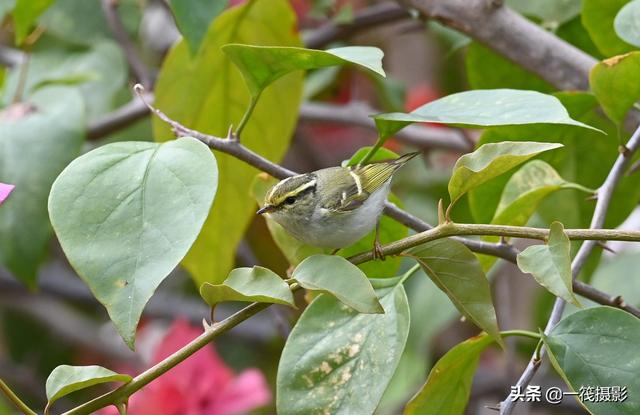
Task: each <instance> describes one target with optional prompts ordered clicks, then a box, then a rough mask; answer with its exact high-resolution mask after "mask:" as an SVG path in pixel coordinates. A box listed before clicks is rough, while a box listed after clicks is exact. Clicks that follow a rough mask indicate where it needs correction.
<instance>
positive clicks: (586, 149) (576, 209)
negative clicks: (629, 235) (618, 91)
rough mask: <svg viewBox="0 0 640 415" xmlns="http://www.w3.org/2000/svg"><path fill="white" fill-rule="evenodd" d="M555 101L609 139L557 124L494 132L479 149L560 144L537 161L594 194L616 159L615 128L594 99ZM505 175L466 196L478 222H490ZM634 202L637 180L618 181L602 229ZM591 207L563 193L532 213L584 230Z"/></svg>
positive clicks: (639, 197) (570, 96)
mask: <svg viewBox="0 0 640 415" xmlns="http://www.w3.org/2000/svg"><path fill="white" fill-rule="evenodd" d="M558 98H559V99H560V100H561V101H562V102H563V104H564V105H565V106H566V107H567V108H568V109H569V111H570V112H571V115H572V117H573V118H575V119H578V120H580V121H584V122H586V123H589V124H591V125H595V126H597V127H598V128H600V129H602V130H604V131H606V132H607V134H608V135H606V136H605V135H602V134H599V133H596V132H594V131H588V130H584V129H579V128H575V127H572V126H560V125H558V126H550V125H533V126H527V127H525V126H519V127H518V126H513V127H499V128H492V129H489V130H487V131H485V133H484V134H482V136H481V137H480V140H479V142H478V145H484V144H486V143H496V142H503V141H529V140H541V139H543V140H544V141H547V142H554V143H562V144H563V145H564V146H565V147H564V148H563V149H562V151H551V152H547V153H544V154H541V155H540V156H539V158H540V159H541V160H544V161H546V162H547V163H549V165H551V166H552V167H553V168H554V169H556V171H557V172H558V173H559V174H560V175H561V176H562V177H563V178H564V179H565V180H567V181H571V182H574V183H577V184H579V185H582V186H584V187H586V188H591V189H597V188H598V187H600V186H601V185H602V183H603V181H604V179H605V178H606V177H607V174H608V173H609V170H610V169H611V166H612V165H613V163H614V162H615V160H616V158H617V157H618V154H619V151H618V145H619V141H618V137H617V135H618V131H617V128H616V126H615V125H614V124H613V123H612V122H611V121H609V120H608V119H607V118H606V117H604V116H603V115H602V114H601V110H600V108H599V106H598V102H597V101H596V99H595V97H594V96H593V95H591V94H589V93H585V92H569V93H560V94H558ZM510 174H511V172H508V173H506V174H505V175H503V176H500V177H499V178H496V179H494V180H490V181H488V182H486V183H484V184H482V185H480V186H479V187H477V188H476V189H474V190H472V191H471V193H470V198H469V200H470V205H471V211H472V212H473V215H474V218H475V219H476V220H477V221H482V222H485V223H488V222H489V221H490V220H491V219H492V218H493V217H494V213H495V211H496V207H497V205H498V201H499V200H500V195H501V194H502V190H503V189H504V186H505V184H506V182H507V181H508V179H509V175H510ZM478 196H480V197H478ZM639 201H640V186H638V185H637V179H636V178H634V177H633V176H626V177H623V178H622V180H621V181H620V184H619V185H618V187H617V188H616V190H615V192H614V195H613V200H612V203H611V206H610V207H609V210H608V212H607V219H606V224H605V226H604V227H605V228H615V227H616V226H618V225H619V224H620V223H622V221H624V220H625V219H626V218H627V217H628V216H629V213H630V212H631V211H633V209H635V207H636V206H637V204H638V202H639ZM594 205H595V204H594V203H593V201H591V200H586V198H585V195H584V193H583V192H578V191H574V190H568V191H566V192H557V193H552V194H549V195H548V197H546V198H545V199H544V200H543V201H542V202H541V204H540V206H539V208H538V209H537V212H538V214H539V215H540V216H541V218H542V219H543V220H544V221H545V222H546V223H551V222H553V221H554V220H557V221H559V222H562V223H563V224H564V225H565V226H566V227H567V228H585V227H588V226H589V223H590V222H591V217H592V216H593V209H594Z"/></svg>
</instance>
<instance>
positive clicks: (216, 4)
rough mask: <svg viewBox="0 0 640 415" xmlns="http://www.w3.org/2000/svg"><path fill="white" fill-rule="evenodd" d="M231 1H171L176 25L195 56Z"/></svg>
mask: <svg viewBox="0 0 640 415" xmlns="http://www.w3.org/2000/svg"><path fill="white" fill-rule="evenodd" d="M227 3H229V0H170V1H169V6H171V11H172V12H173V16H174V17H175V19H176V25H177V26H178V29H179V30H180V33H182V36H184V38H185V40H186V42H187V44H188V45H189V49H190V50H191V54H192V55H195V54H196V53H198V50H199V49H200V44H201V43H202V40H203V39H204V38H205V35H206V34H207V29H208V28H209V25H210V24H211V22H212V21H213V19H215V18H216V16H218V15H219V14H220V13H222V11H223V10H224V9H225V8H226V7H227Z"/></svg>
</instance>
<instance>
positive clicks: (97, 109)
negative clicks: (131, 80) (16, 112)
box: [3, 40, 128, 120]
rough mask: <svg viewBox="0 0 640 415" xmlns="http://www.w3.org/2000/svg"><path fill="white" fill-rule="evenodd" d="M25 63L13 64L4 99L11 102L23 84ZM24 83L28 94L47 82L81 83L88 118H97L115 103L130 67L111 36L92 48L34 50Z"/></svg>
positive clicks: (47, 83)
mask: <svg viewBox="0 0 640 415" xmlns="http://www.w3.org/2000/svg"><path fill="white" fill-rule="evenodd" d="M22 71H23V67H22V66H17V67H15V68H13V70H12V71H11V74H10V76H9V77H7V84H6V88H5V89H4V91H3V92H4V94H3V101H4V102H5V103H10V102H11V100H12V99H13V97H14V96H15V91H16V89H17V88H19V87H20V86H19V85H20V84H21V82H22V81H21V73H22ZM26 71H27V72H26V78H25V79H26V81H24V84H23V85H22V87H23V88H24V91H25V96H29V95H30V94H32V93H34V91H37V90H38V89H39V88H42V87H43V86H45V85H55V84H63V85H78V89H79V90H80V92H82V95H83V97H84V100H85V104H86V108H87V118H88V119H89V120H94V119H96V118H98V117H100V116H102V115H104V114H106V113H107V112H110V111H111V110H112V109H113V106H114V99H115V97H116V94H117V93H118V92H120V91H121V90H122V88H123V87H124V86H125V85H126V81H127V76H128V69H127V64H126V61H125V58H124V55H123V54H122V51H121V49H120V47H119V46H118V45H117V44H116V43H115V42H113V41H111V40H103V41H97V42H95V43H94V44H92V45H91V47H90V48H83V49H77V48H75V49H66V48H46V49H44V50H40V51H37V52H34V53H33V54H32V55H31V58H30V59H29V62H28V64H27V68H26Z"/></svg>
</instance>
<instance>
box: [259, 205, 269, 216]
mask: <svg viewBox="0 0 640 415" xmlns="http://www.w3.org/2000/svg"><path fill="white" fill-rule="evenodd" d="M271 211H273V206H271V205H264V206H263V207H261V208H260V209H258V211H257V212H256V215H262V214H263V213H269V212H271Z"/></svg>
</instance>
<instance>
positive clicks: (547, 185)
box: [491, 160, 593, 226]
mask: <svg viewBox="0 0 640 415" xmlns="http://www.w3.org/2000/svg"><path fill="white" fill-rule="evenodd" d="M561 189H576V190H581V191H583V192H586V193H593V190H591V189H587V188H586V187H584V186H580V185H579V184H576V183H572V182H568V181H566V180H564V179H563V178H562V177H560V175H559V174H558V172H557V171H555V170H554V168H553V167H551V166H550V165H549V164H548V163H546V162H544V161H542V160H532V161H530V162H528V163H527V164H525V165H524V166H522V168H520V169H519V170H518V171H517V172H515V173H514V174H513V176H511V178H509V181H507V184H506V185H505V187H504V190H503V191H502V196H501V197H500V202H498V208H497V209H496V213H495V215H494V217H493V219H492V220H491V223H496V224H501V225H514V226H524V225H526V224H527V222H528V221H529V219H530V218H531V216H532V215H533V213H534V212H535V211H536V208H537V207H538V205H539V203H540V202H541V201H542V199H544V198H545V197H546V196H548V195H549V194H551V193H553V192H556V191H558V190H561Z"/></svg>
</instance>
